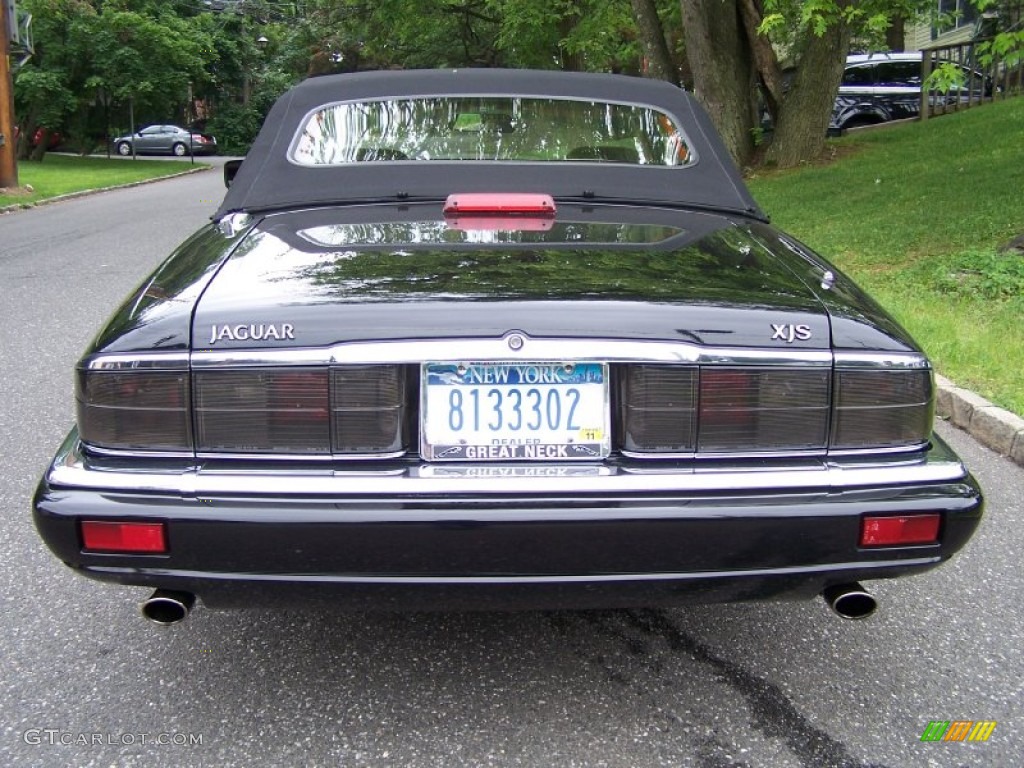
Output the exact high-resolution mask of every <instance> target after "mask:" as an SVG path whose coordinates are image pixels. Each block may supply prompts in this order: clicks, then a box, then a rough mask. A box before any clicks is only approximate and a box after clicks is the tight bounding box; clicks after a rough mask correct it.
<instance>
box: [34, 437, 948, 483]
mask: <svg viewBox="0 0 1024 768" xmlns="http://www.w3.org/2000/svg"><path fill="white" fill-rule="evenodd" d="M466 466H467V465H460V467H466ZM472 466H474V467H478V468H479V469H480V470H482V471H481V472H479V473H477V474H472V473H469V472H466V471H465V470H464V469H463V470H462V471H460V472H458V473H446V472H438V471H437V470H438V466H437V465H427V464H420V465H410V466H409V467H407V468H401V469H396V468H388V469H383V470H380V469H375V468H369V467H368V468H366V469H365V470H360V469H358V468H356V467H345V468H344V469H341V470H337V469H333V468H328V467H323V468H319V469H317V468H312V467H309V468H292V469H279V468H272V467H271V468H258V469H257V468H254V467H251V466H250V467H247V468H242V469H235V468H220V467H215V466H208V465H206V464H204V463H198V464H190V463H187V462H180V461H179V462H178V463H177V464H168V465H166V468H161V467H160V466H159V465H158V464H156V463H152V464H151V466H150V467H149V468H141V467H136V468H133V469H125V468H124V466H123V463H119V462H118V461H117V460H111V461H110V462H109V463H105V461H104V460H103V459H94V458H92V457H87V456H86V455H85V454H84V453H83V451H82V445H81V442H80V441H79V439H78V434H77V431H75V430H73V431H72V432H71V434H69V435H68V439H67V440H66V441H65V443H64V445H63V446H62V447H61V450H60V452H59V453H58V454H57V457H56V458H55V459H54V463H53V464H52V466H51V467H50V470H49V472H48V474H47V480H48V482H49V483H50V484H51V485H53V486H55V487H61V488H80V489H91V490H97V491H110V492H117V491H124V492H129V493H147V492H148V493H162V494H169V495H174V496H182V497H195V496H199V497H221V496H248V497H253V496H267V497H277V498H287V497H288V496H289V495H293V494H294V495H301V496H336V497H343V496H356V495H366V496H372V497H378V498H393V497H396V496H419V497H425V498H429V497H444V496H450V495H452V494H472V495H474V496H501V495H516V496H517V497H518V498H523V497H524V496H540V495H547V494H566V495H571V496H572V497H573V498H576V499H579V498H585V497H594V496H599V495H600V496H608V495H614V494H633V493H638V494H645V495H651V494H659V493H676V494H687V493H709V492H718V493H722V492H725V493H744V492H784V491H785V492H811V491H820V492H827V491H831V490H839V489H851V488H871V487H883V486H893V485H923V484H933V483H950V482H957V481H959V480H962V479H964V478H965V477H966V476H967V471H966V470H965V469H964V466H963V464H961V462H960V461H959V460H958V459H957V458H956V456H954V455H953V454H952V453H951V451H950V450H949V449H948V448H947V447H946V446H945V444H944V443H942V442H941V441H936V442H935V443H933V445H932V448H931V450H930V451H928V452H927V453H919V454H912V455H910V456H906V457H903V458H896V457H894V458H892V459H891V460H878V461H855V460H847V461H842V460H836V459H824V460H823V459H801V460H795V461H786V462H784V461H779V462H777V463H767V462H764V463H760V464H758V465H756V466H753V467H751V466H744V465H742V464H740V463H725V462H723V463H717V462H716V463H714V464H712V465H709V466H703V465H697V464H686V465H683V466H678V465H677V466H668V467H665V466H652V467H624V466H617V465H613V464H612V465H609V464H596V463H595V464H594V465H582V464H572V465H566V464H564V463H562V464H543V463H538V464H534V465H526V464H517V465H515V469H516V470H517V471H518V472H519V473H520V474H516V472H513V473H512V474H511V476H507V477H502V476H501V472H500V470H501V468H502V466H503V465H495V464H483V465H472ZM585 466H592V467H593V469H594V470H595V471H594V472H593V473H582V472H580V471H579V470H580V468H581V467H585ZM524 467H534V468H535V470H536V471H535V472H534V473H533V474H532V475H530V476H529V478H528V480H526V481H524V477H523V476H522V474H521V472H522V470H523V469H524Z"/></svg>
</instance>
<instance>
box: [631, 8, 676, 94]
mask: <svg viewBox="0 0 1024 768" xmlns="http://www.w3.org/2000/svg"><path fill="white" fill-rule="evenodd" d="M632 3H633V18H634V19H635V20H636V27H637V30H638V31H639V33H640V44H641V45H642V46H643V50H644V58H646V59H647V67H646V74H647V76H648V77H652V78H655V79H657V80H667V81H668V82H670V83H672V84H673V85H679V73H678V72H677V71H676V67H675V63H674V62H673V61H672V54H671V53H669V50H668V42H666V40H665V30H664V28H663V27H662V26H661V19H660V18H659V17H658V9H657V8H656V7H655V5H654V0H632Z"/></svg>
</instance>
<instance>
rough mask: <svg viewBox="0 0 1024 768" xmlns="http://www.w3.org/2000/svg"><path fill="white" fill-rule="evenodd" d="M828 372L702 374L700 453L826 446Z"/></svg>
mask: <svg viewBox="0 0 1024 768" xmlns="http://www.w3.org/2000/svg"><path fill="white" fill-rule="evenodd" d="M828 409H829V372H828V371H827V370H825V369H818V368H815V369H803V368H772V369H757V368H742V369H740V368H717V367H710V366H705V367H703V368H701V372H700V411H699V414H700V416H699V424H700V427H699V432H698V437H697V450H698V451H699V452H706V453H721V452H725V451H729V452H734V453H757V452H762V453H763V452H768V451H787V450H809V449H815V448H818V449H822V448H824V447H825V439H826V434H827V430H828V415H829V413H828Z"/></svg>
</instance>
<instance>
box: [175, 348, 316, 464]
mask: <svg viewBox="0 0 1024 768" xmlns="http://www.w3.org/2000/svg"><path fill="white" fill-rule="evenodd" d="M195 390H196V391H195V398H196V425H197V432H196V435H197V439H196V443H197V448H198V450H199V451H201V452H217V453H220V452H224V453H236V452H253V453H281V454H288V453H296V454H303V453H305V454H327V453H330V450H331V431H330V419H329V417H328V403H329V401H328V389H327V369H326V368H324V369H308V368H305V369H304V368H292V369H277V370H273V369H250V370H237V371H199V372H197V373H196V374H195Z"/></svg>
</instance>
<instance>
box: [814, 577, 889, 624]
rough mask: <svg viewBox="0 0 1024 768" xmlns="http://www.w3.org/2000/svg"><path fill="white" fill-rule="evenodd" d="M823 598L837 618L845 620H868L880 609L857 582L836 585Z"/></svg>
mask: <svg viewBox="0 0 1024 768" xmlns="http://www.w3.org/2000/svg"><path fill="white" fill-rule="evenodd" d="M821 596H822V597H823V598H825V602H826V603H828V607H829V608H831V609H832V611H833V612H834V613H835V614H836V615H837V616H842V617H843V618H844V619H866V618H867V617H868V616H870V615H871V614H873V613H874V612H875V611H876V610H877V609H878V602H877V601H876V600H875V598H874V597H872V596H871V594H870V593H869V592H868V591H867V590H866V589H864V587H862V586H861V585H860V584H858V583H857V582H853V583H851V584H836V585H835V586H832V587H829V588H828V589H826V590H825V591H824V592H822V593H821Z"/></svg>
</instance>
